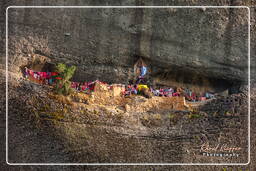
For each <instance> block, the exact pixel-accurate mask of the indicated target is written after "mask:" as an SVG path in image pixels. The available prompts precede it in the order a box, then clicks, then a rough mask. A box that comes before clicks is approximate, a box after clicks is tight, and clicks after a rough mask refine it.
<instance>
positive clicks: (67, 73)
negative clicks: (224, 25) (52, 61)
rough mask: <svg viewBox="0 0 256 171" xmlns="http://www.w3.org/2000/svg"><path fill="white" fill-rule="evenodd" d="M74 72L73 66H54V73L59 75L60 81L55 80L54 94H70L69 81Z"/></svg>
mask: <svg viewBox="0 0 256 171" xmlns="http://www.w3.org/2000/svg"><path fill="white" fill-rule="evenodd" d="M75 70H76V67H75V66H71V67H68V66H67V65H65V64H62V63H59V64H57V66H56V72H58V73H59V75H58V76H59V77H60V79H58V80H57V82H56V85H55V92H56V93H58V94H63V95H65V96H66V95H69V94H70V93H71V92H72V89H71V82H70V81H69V80H70V79H71V78H72V76H73V75H74V73H75Z"/></svg>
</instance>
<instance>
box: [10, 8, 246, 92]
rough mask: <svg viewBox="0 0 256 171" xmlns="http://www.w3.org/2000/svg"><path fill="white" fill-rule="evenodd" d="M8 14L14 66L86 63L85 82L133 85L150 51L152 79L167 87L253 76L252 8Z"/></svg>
mask: <svg viewBox="0 0 256 171" xmlns="http://www.w3.org/2000/svg"><path fill="white" fill-rule="evenodd" d="M8 13H9V64H10V66H11V67H10V69H13V70H16V69H17V67H20V66H21V65H25V64H26V63H28V62H29V61H31V60H32V58H33V56H35V57H40V56H45V57H47V58H48V60H49V61H51V62H54V63H56V62H64V63H67V64H72V65H76V66H78V70H77V73H76V76H75V80H77V81H82V80H95V79H100V80H103V81H106V82H122V83H125V82H128V80H129V79H132V78H133V65H134V63H135V62H136V60H137V59H138V57H142V58H143V59H145V61H146V62H147V64H148V65H149V69H150V76H151V78H153V79H155V80H156V82H161V84H164V85H170V84H171V83H170V81H174V82H178V83H187V84H188V83H189V84H199V86H215V85H219V84H220V83H221V82H222V84H223V85H224V87H225V88H226V87H228V86H230V85H232V84H233V82H236V83H237V82H239V83H240V82H246V81H247V75H248V72H247V71H248V9H247V8H232V9H215V8H193V9H191V8H185V9H184V8H180V9H179V8H162V9H145V8H144V9H142V8H136V9H135V8H128V9H127V8H114V9H113V8H111V9H100V8H93V9H88V8H76V9H68V8H66V9H63V8H51V9H46V8H43V9H38V8H36V9H31V8H25V9H24V8H19V9H17V8H10V9H9V10H8ZM163 80H165V81H163ZM166 80H167V81H166ZM205 80H206V81H205ZM216 82H217V84H216Z"/></svg>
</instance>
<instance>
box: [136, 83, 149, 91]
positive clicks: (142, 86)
mask: <svg viewBox="0 0 256 171" xmlns="http://www.w3.org/2000/svg"><path fill="white" fill-rule="evenodd" d="M143 88H144V89H148V86H147V85H145V84H139V85H138V88H137V89H138V91H141V90H142V89H143Z"/></svg>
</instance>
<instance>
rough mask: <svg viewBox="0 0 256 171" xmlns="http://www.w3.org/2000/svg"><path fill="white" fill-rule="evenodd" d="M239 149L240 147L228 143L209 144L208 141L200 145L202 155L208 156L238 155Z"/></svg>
mask: <svg viewBox="0 0 256 171" xmlns="http://www.w3.org/2000/svg"><path fill="white" fill-rule="evenodd" d="M241 149H242V148H241V147H236V146H232V145H228V144H216V145H210V144H209V143H204V144H202V145H201V149H200V152H201V153H202V155H203V156H210V157H239V151H241Z"/></svg>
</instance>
